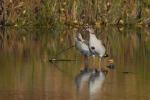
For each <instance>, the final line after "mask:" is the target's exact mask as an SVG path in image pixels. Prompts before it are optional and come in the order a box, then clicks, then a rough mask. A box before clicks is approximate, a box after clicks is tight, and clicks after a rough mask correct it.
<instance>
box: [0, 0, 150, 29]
mask: <svg viewBox="0 0 150 100" xmlns="http://www.w3.org/2000/svg"><path fill="white" fill-rule="evenodd" d="M3 6H4V10H3V13H4V15H5V19H0V20H5V25H9V26H16V27H18V26H29V25H30V26H46V27H49V28H51V27H54V26H58V27H59V26H60V27H62V26H61V25H62V24H64V25H66V23H67V25H73V26H74V23H77V24H79V25H81V24H84V23H90V24H93V25H99V26H101V25H111V24H113V25H128V24H133V25H144V24H145V23H146V24H149V22H146V21H147V19H148V18H149V15H150V12H149V10H150V0H143V1H141V0H91V1H86V0H17V1H12V0H5V1H4V5H3ZM60 23H61V25H57V24H60Z"/></svg>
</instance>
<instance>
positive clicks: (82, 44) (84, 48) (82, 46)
mask: <svg viewBox="0 0 150 100" xmlns="http://www.w3.org/2000/svg"><path fill="white" fill-rule="evenodd" d="M75 47H76V48H77V49H78V50H79V51H80V52H81V53H82V54H83V55H84V56H90V55H91V52H90V50H89V47H88V44H87V43H86V41H85V40H84V39H83V38H82V36H81V34H80V33H78V34H77V36H76V38H75Z"/></svg>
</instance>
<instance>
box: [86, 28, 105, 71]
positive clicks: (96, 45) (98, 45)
mask: <svg viewBox="0 0 150 100" xmlns="http://www.w3.org/2000/svg"><path fill="white" fill-rule="evenodd" d="M86 31H88V32H89V50H90V51H91V53H92V54H93V55H94V56H95V55H97V56H98V57H99V70H101V61H102V58H104V57H108V54H106V48H105V46H104V45H103V43H102V41H101V40H100V39H98V38H97V37H96V35H95V32H94V29H93V28H91V27H88V28H86Z"/></svg>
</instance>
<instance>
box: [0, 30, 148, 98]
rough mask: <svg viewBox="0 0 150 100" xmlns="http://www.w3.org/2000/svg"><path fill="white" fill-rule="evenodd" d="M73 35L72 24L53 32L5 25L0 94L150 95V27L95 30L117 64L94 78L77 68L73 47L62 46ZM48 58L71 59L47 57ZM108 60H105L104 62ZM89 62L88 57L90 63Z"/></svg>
mask: <svg viewBox="0 0 150 100" xmlns="http://www.w3.org/2000/svg"><path fill="white" fill-rule="evenodd" d="M99 32H100V31H99V30H98V31H97V33H99ZM74 36H75V32H74V31H73V30H72V29H66V31H53V32H52V31H51V30H48V29H28V28H26V29H14V28H8V29H5V31H2V32H1V38H0V100H100V99H101V100H149V99H150V86H149V84H150V77H149V70H150V66H149V65H150V33H149V30H148V29H124V30H121V29H120V30H119V29H117V28H111V29H109V28H108V29H107V28H106V29H105V30H103V31H101V34H100V35H98V34H97V36H98V37H101V38H103V41H104V43H105V44H107V45H106V46H107V52H108V53H109V55H110V58H109V59H113V60H114V64H115V69H114V70H109V71H108V74H107V75H106V76H105V75H104V74H100V75H97V76H94V77H93V78H91V73H90V72H89V73H88V72H85V73H84V72H83V73H82V72H80V69H81V68H83V67H84V66H85V65H84V60H83V57H82V55H81V54H80V53H79V52H78V51H77V50H76V49H75V48H74V47H72V48H70V49H68V50H67V51H65V49H66V48H69V47H71V46H72V45H73V44H74V40H73V39H74ZM61 51H63V52H61ZM56 56H57V57H56ZM51 58H56V59H66V60H68V59H70V60H75V61H58V62H55V63H50V62H49V61H48V60H49V59H51ZM107 64H108V62H107V60H106V61H105V62H104V66H106V65H107ZM92 65H93V59H92V58H90V60H89V67H90V68H92ZM96 65H98V64H97V62H96ZM77 79H78V81H77Z"/></svg>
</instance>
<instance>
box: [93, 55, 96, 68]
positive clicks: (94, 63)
mask: <svg viewBox="0 0 150 100" xmlns="http://www.w3.org/2000/svg"><path fill="white" fill-rule="evenodd" d="M95 60H96V59H95V56H93V67H94V69H96V61H95Z"/></svg>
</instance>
